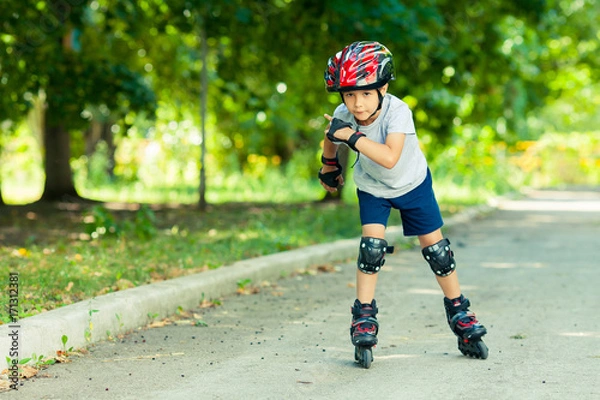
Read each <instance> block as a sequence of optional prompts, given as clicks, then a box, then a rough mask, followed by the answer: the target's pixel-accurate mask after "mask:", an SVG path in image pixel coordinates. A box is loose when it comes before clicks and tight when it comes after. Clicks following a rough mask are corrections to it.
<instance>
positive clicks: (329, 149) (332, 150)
mask: <svg viewBox="0 0 600 400" xmlns="http://www.w3.org/2000/svg"><path fill="white" fill-rule="evenodd" d="M328 130H329V125H328V126H327V129H325V136H324V139H323V157H324V158H328V159H337V149H338V147H339V145H338V144H335V143H333V142H332V141H331V140H329V139H328V138H327V131H328ZM338 169H340V168H339V167H338V166H337V165H327V164H323V166H322V167H321V170H320V173H322V174H326V173H328V172H334V171H337V170H338ZM336 180H337V181H338V186H343V185H344V177H343V175H341V171H340V175H338V176H337V177H336ZM320 182H321V186H323V188H324V189H325V190H327V191H328V192H331V193H333V192H337V187H333V186H329V185H327V184H325V183H324V182H323V181H322V180H320Z"/></svg>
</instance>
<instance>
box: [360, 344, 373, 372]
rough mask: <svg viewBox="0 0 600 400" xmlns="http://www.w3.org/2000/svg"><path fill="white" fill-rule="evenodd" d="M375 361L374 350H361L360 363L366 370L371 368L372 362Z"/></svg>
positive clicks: (368, 348) (367, 348)
mask: <svg viewBox="0 0 600 400" xmlns="http://www.w3.org/2000/svg"><path fill="white" fill-rule="evenodd" d="M372 361H373V350H371V348H370V347H363V348H361V349H360V363H361V365H362V366H363V367H365V368H366V369H369V368H371V362H372Z"/></svg>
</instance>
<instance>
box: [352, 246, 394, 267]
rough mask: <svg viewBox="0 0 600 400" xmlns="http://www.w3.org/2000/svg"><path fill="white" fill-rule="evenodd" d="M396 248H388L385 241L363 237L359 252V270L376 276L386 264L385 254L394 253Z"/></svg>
mask: <svg viewBox="0 0 600 400" xmlns="http://www.w3.org/2000/svg"><path fill="white" fill-rule="evenodd" d="M393 252H394V247H393V246H388V244H387V242H386V241H385V239H377V238H373V237H362V238H361V239H360V248H359V251H358V262H357V264H358V269H359V270H360V271H361V272H364V273H365V274H376V273H378V272H379V270H380V269H381V267H382V266H383V264H385V259H384V257H385V253H393Z"/></svg>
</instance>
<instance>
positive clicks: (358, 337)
mask: <svg viewBox="0 0 600 400" xmlns="http://www.w3.org/2000/svg"><path fill="white" fill-rule="evenodd" d="M376 316H377V303H376V302H375V300H373V301H371V304H361V303H360V301H358V299H357V300H355V301H354V305H353V306H352V325H351V326H350V337H351V339H352V344H353V345H354V346H355V347H354V359H355V360H356V361H357V362H358V363H359V364H360V365H362V366H363V367H364V368H369V367H371V362H372V361H373V347H374V346H375V345H376V344H377V332H378V331H379V323H378V322H377V318H375V317H376Z"/></svg>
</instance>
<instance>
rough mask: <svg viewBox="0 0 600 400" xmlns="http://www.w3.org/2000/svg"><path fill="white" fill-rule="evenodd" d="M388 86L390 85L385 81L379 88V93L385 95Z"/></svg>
mask: <svg viewBox="0 0 600 400" xmlns="http://www.w3.org/2000/svg"><path fill="white" fill-rule="evenodd" d="M389 86H390V84H389V83H386V84H385V85H383V86H382V87H381V88H379V92H380V93H381V95H382V96H385V94H386V93H387V90H388V87H389Z"/></svg>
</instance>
